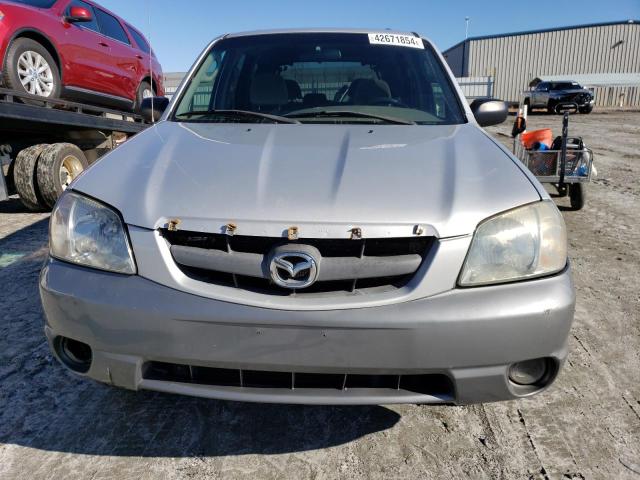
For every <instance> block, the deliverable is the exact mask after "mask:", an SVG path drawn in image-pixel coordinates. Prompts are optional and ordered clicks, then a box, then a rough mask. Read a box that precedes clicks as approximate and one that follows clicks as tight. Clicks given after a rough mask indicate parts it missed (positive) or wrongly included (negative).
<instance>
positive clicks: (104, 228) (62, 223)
mask: <svg viewBox="0 0 640 480" xmlns="http://www.w3.org/2000/svg"><path fill="white" fill-rule="evenodd" d="M49 236H50V238H49V251H50V253H51V256H53V257H56V258H58V259H60V260H65V261H67V262H72V263H77V264H79V265H84V266H86V267H93V268H99V269H101V270H108V271H111V272H117V273H126V274H135V273H136V266H135V263H134V261H133V254H132V252H131V247H130V246H129V239H128V237H127V233H126V230H125V229H124V226H123V224H122V221H121V220H120V216H119V215H118V214H117V213H116V212H115V211H114V210H112V209H111V208H109V207H106V206H104V205H102V204H101V203H98V202H96V201H95V200H91V199H89V198H87V197H84V196H82V195H78V194H77V193H72V192H67V193H65V194H64V195H63V196H62V198H61V199H60V201H59V202H58V203H57V204H56V207H55V209H54V210H53V213H52V214H51V225H50V233H49Z"/></svg>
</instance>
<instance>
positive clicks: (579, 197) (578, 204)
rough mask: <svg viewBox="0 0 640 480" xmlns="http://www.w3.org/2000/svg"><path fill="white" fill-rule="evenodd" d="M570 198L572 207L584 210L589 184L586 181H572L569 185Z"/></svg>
mask: <svg viewBox="0 0 640 480" xmlns="http://www.w3.org/2000/svg"><path fill="white" fill-rule="evenodd" d="M569 199H570V200H571V208H572V209H574V210H582V207H584V202H585V200H586V199H587V186H586V185H585V184H584V183H572V184H571V185H569Z"/></svg>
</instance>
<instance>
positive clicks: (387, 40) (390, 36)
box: [369, 33, 424, 49]
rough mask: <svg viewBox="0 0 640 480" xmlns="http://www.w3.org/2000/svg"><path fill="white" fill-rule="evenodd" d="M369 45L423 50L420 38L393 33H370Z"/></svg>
mask: <svg viewBox="0 0 640 480" xmlns="http://www.w3.org/2000/svg"><path fill="white" fill-rule="evenodd" d="M369 43H373V44H376V45H397V46H399V47H410V48H420V49H424V45H423V44H422V39H421V38H418V37H414V36H412V35H397V34H395V33H370V34H369Z"/></svg>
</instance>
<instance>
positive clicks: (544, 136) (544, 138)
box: [520, 128, 553, 149]
mask: <svg viewBox="0 0 640 480" xmlns="http://www.w3.org/2000/svg"><path fill="white" fill-rule="evenodd" d="M520 140H521V141H522V144H523V145H524V148H526V149H530V148H533V145H534V143H536V142H540V143H544V144H545V145H546V146H547V147H549V148H551V143H553V132H552V131H551V129H550V128H543V129H542V130H531V131H530V132H524V133H523V134H522V135H520Z"/></svg>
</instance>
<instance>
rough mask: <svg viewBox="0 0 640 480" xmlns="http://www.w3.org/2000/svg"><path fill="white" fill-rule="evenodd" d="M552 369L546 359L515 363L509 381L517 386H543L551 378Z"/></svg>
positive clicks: (510, 370) (510, 368)
mask: <svg viewBox="0 0 640 480" xmlns="http://www.w3.org/2000/svg"><path fill="white" fill-rule="evenodd" d="M550 373H551V367H550V365H549V360H548V359H546V358H536V359H534V360H526V361H524V362H518V363H514V364H512V365H511V366H510V367H509V380H511V381H512V382H513V383H515V384H516V385H522V386H527V387H529V386H541V385H542V384H544V383H546V382H545V380H547V379H548V378H549V376H550V375H549V374H550Z"/></svg>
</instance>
